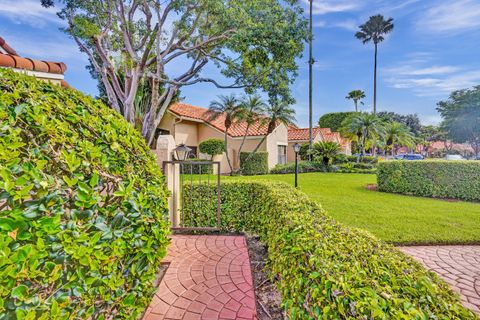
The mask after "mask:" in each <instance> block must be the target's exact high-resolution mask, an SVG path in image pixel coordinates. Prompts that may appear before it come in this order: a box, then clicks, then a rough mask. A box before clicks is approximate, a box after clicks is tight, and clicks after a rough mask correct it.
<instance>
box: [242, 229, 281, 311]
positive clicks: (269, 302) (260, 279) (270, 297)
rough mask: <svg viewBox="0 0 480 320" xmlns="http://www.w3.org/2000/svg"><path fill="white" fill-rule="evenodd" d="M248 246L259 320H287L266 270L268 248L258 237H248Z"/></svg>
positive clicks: (276, 291)
mask: <svg viewBox="0 0 480 320" xmlns="http://www.w3.org/2000/svg"><path fill="white" fill-rule="evenodd" d="M247 245H248V254H249V255H250V264H251V268H252V273H253V285H254V289H255V297H256V302H257V316H258V319H259V320H267V319H275V320H276V319H285V314H284V312H283V309H282V306H281V304H282V297H281V295H280V293H279V292H278V290H277V288H276V287H275V285H274V284H273V283H272V282H271V281H270V278H269V277H268V274H267V272H266V270H265V265H266V263H267V256H268V254H267V248H266V247H265V245H264V244H263V243H262V242H260V240H259V238H258V237H257V236H247Z"/></svg>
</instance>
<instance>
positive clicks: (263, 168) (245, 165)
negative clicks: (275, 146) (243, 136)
mask: <svg viewBox="0 0 480 320" xmlns="http://www.w3.org/2000/svg"><path fill="white" fill-rule="evenodd" d="M250 154H251V152H241V153H240V169H241V170H242V174H244V175H246V176H254V175H257V174H267V173H268V152H255V154H253V155H252V157H251V158H250V160H248V162H245V160H246V159H247V158H248V157H249V156H250Z"/></svg>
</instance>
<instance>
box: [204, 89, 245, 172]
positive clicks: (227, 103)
mask: <svg viewBox="0 0 480 320" xmlns="http://www.w3.org/2000/svg"><path fill="white" fill-rule="evenodd" d="M218 98H219V100H218V101H217V100H215V101H212V102H211V103H210V107H209V108H208V114H209V115H208V119H209V121H213V120H216V119H218V118H219V117H220V116H222V115H223V116H225V119H224V123H223V124H224V126H225V137H224V139H225V155H226V156H227V163H228V166H229V168H230V171H231V172H232V171H233V167H232V163H231V161H230V156H229V155H228V129H230V127H231V126H232V124H233V123H234V122H236V121H238V120H239V119H241V117H242V114H243V113H244V110H243V105H242V104H241V103H239V101H238V99H237V98H236V97H235V95H233V94H231V95H230V96H219V97H218Z"/></svg>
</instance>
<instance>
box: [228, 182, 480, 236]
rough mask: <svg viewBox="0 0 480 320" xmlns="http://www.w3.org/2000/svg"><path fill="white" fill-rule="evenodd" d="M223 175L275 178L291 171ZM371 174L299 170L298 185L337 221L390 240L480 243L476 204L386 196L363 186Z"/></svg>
mask: <svg viewBox="0 0 480 320" xmlns="http://www.w3.org/2000/svg"><path fill="white" fill-rule="evenodd" d="M226 179H259V180H272V181H273V180H277V181H285V182H288V183H290V184H293V181H294V175H265V176H253V177H240V178H238V177H235V178H230V177H228V178H226ZM369 183H376V177H375V175H365V174H341V173H304V174H300V175H299V185H300V189H301V190H302V191H304V192H305V193H306V194H307V195H309V196H310V197H311V198H312V199H314V200H316V201H318V202H319V203H321V204H322V206H323V207H324V208H325V209H326V210H327V212H328V213H329V214H330V215H331V216H333V217H334V218H335V219H336V220H337V221H340V222H343V223H345V224H347V225H350V226H354V227H359V228H363V229H366V230H369V231H370V232H371V233H373V234H375V235H376V236H378V237H379V238H381V239H383V240H386V241H388V242H392V243H402V244H413V243H417V244H420V243H425V244H433V243H452V244H453V243H480V204H479V203H469V202H460V201H459V202H448V201H444V200H436V199H428V198H419V197H410V196H403V195H397V194H388V193H382V192H376V191H370V190H367V189H365V185H367V184H369Z"/></svg>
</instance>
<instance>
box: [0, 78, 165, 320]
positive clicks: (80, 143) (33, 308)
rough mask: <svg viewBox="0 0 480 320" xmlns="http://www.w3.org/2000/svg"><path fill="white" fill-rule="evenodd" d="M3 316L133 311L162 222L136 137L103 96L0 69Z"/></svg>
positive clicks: (159, 182) (156, 251) (154, 262)
mask: <svg viewBox="0 0 480 320" xmlns="http://www.w3.org/2000/svg"><path fill="white" fill-rule="evenodd" d="M0 176H1V179H0V208H1V209H0V319H86V318H89V319H104V318H115V319H122V318H129V319H133V318H138V317H139V316H140V315H141V314H142V312H143V311H144V310H145V308H146V306H147V305H148V304H149V302H150V300H151V298H152V295H153V294H154V291H155V288H154V287H153V285H152V283H153V281H154V279H155V278H156V274H157V271H158V267H159V266H160V261H161V259H162V257H163V256H164V255H165V253H166V247H167V245H168V238H167V236H168V232H169V226H168V224H167V222H166V220H165V218H166V217H167V203H166V198H167V191H166V189H165V187H164V181H163V177H162V175H161V172H160V170H159V168H158V165H157V164H156V160H155V157H154V155H153V154H152V153H151V152H150V150H149V148H148V147H147V145H146V144H145V142H144V140H143V138H142V137H141V136H140V134H139V133H138V132H137V131H136V130H135V129H134V128H133V127H132V126H130V125H129V124H128V123H127V122H126V121H124V119H123V118H122V117H121V116H120V115H118V114H117V113H116V112H114V111H113V110H112V109H110V108H108V107H106V106H105V105H103V104H102V103H101V102H99V101H98V100H94V99H92V98H91V97H88V96H85V95H83V94H81V93H80V92H79V91H76V90H70V89H63V88H61V87H59V86H55V85H52V84H49V83H46V82H43V81H37V80H35V79H34V78H32V77H28V76H25V75H21V74H19V73H14V72H12V71H8V70H2V69H0Z"/></svg>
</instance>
